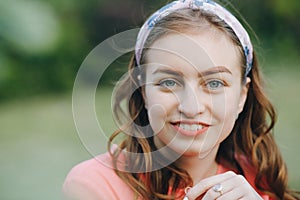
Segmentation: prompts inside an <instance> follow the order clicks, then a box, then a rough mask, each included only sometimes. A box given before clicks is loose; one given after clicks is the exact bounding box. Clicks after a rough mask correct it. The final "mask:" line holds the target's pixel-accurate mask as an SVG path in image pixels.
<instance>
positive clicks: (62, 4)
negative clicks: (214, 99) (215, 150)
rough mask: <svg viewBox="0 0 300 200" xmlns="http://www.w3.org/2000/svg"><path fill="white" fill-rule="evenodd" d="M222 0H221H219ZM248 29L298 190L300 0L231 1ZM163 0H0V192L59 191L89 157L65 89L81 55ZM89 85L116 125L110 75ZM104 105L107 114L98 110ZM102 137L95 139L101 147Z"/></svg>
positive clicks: (114, 73) (4, 195) (43, 195)
mask: <svg viewBox="0 0 300 200" xmlns="http://www.w3.org/2000/svg"><path fill="white" fill-rule="evenodd" d="M222 2H225V3H226V2H227V1H222ZM230 2H231V4H233V5H234V7H235V8H236V10H238V11H239V12H240V13H241V14H242V16H243V18H245V19H246V21H247V22H248V23H249V24H250V27H251V28H252V29H253V30H254V32H255V34H256V35H257V37H256V36H255V34H253V33H252V38H253V41H254V43H255V48H256V50H257V51H258V54H259V57H260V61H261V65H262V68H263V71H264V73H265V74H266V77H267V78H266V80H267V84H268V93H269V95H270V97H271V99H272V101H273V102H274V104H275V105H276V107H277V110H278V113H279V118H278V124H277V126H276V129H275V137H276V139H277V141H278V144H279V146H280V148H281V150H282V153H283V156H284V158H285V160H286V162H287V165H288V168H289V170H290V181H289V183H290V185H291V186H292V187H293V188H294V189H298V190H300V171H299V170H298V169H299V168H300V161H299V155H298V151H299V144H298V143H299V141H300V134H299V129H300V123H299V120H300V109H299V104H298V103H299V98H300V93H299V92H300V76H299V75H300V69H299V65H300V58H299V55H300V54H299V53H300V45H299V44H300V26H299V22H298V19H299V18H300V1H299V0H285V1H283V0H264V1H261V0H243V1H238V0H230ZM164 3H166V1H163V0H160V1H159V0H152V1H146V0H88V1H80V0H64V1H60V0H48V1H41V0H40V1H38V0H26V1H25V0H1V2H0V127H1V129H0V130H1V132H0V150H1V151H0V161H1V165H0V199H5V200H15V199H23V200H27V199H28V200H34V199H45V200H48V199H49V200H50V199H51V200H52V199H60V192H61V186H62V183H63V180H64V178H65V176H66V174H67V173H68V171H69V170H70V168H71V167H72V166H74V165H75V164H77V163H79V162H81V161H83V160H86V159H89V158H91V157H92V155H90V153H89V152H88V150H87V149H86V148H85V147H84V145H83V144H82V142H81V141H80V138H79V136H78V135H77V132H76V128H75V124H74V121H73V118H72V87H73V83H74V80H75V77H76V73H77V71H78V69H79V67H80V65H81V63H82V62H83V60H84V59H85V57H86V56H87V55H88V53H89V52H90V51H91V50H92V49H93V48H94V47H96V46H97V45H98V44H99V43H101V42H102V41H103V40H105V39H106V38H108V37H110V36H112V35H114V34H116V33H119V32H121V31H124V30H128V29H131V28H136V27H138V26H139V25H141V22H142V21H143V20H144V19H145V17H146V16H148V15H149V13H152V12H153V11H154V10H156V9H157V8H158V7H159V6H161V5H163V4H164ZM125 63H126V62H125V61H123V60H121V61H119V62H116V63H115V64H114V66H112V67H110V70H108V71H107V72H106V73H105V76H104V77H103V78H102V79H101V83H99V86H101V87H99V90H98V91H97V100H98V101H97V105H96V108H97V115H98V118H99V121H101V124H102V125H103V129H104V132H105V133H106V134H107V133H111V132H112V131H113V130H114V125H113V123H112V117H111V112H110V97H111V92H112V82H113V81H112V79H115V80H117V78H118V77H119V76H120V75H121V74H122V72H123V71H124V70H125V69H126V66H125ZM103 113H105V114H103ZM105 145H106V141H105V140H103V141H99V148H100V149H105Z"/></svg>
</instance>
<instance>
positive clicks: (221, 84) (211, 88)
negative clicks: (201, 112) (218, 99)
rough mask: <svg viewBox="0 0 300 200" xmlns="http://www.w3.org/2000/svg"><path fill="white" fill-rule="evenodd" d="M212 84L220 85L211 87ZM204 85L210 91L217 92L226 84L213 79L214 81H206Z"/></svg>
mask: <svg viewBox="0 0 300 200" xmlns="http://www.w3.org/2000/svg"><path fill="white" fill-rule="evenodd" d="M211 83H217V84H218V85H217V87H211V86H209V84H211ZM204 85H205V87H206V88H207V89H209V90H217V89H219V88H223V87H224V86H225V85H226V84H225V83H224V81H220V80H217V79H212V80H209V81H206V82H205V84H204Z"/></svg>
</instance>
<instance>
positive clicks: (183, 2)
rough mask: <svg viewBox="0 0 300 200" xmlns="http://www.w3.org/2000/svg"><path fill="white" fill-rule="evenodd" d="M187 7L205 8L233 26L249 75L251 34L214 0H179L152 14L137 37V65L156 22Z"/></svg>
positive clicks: (251, 58)
mask: <svg viewBox="0 0 300 200" xmlns="http://www.w3.org/2000/svg"><path fill="white" fill-rule="evenodd" d="M187 8H188V9H193V10H204V11H207V12H209V13H212V14H214V15H216V16H218V17H219V18H220V19H221V20H223V21H224V22H225V23H226V24H227V25H228V26H230V27H231V28H232V30H233V32H234V33H235V34H236V36H237V37H238V39H239V41H240V43H241V44H242V46H243V50H244V54H245V58H246V72H245V75H246V76H247V75H248V73H249V72H250V70H251V68H252V61H253V47H252V44H251V41H250V38H249V35H248V33H247V31H246V30H245V29H244V27H243V26H242V25H241V23H240V22H239V21H238V20H237V19H236V18H235V17H234V16H233V15H232V14H231V13H230V12H229V11H228V10H226V9H225V8H223V7H222V6H221V5H219V4H217V3H216V2H214V1H212V0H177V1H173V2H171V3H169V4H167V5H165V6H164V7H162V8H161V9H160V10H158V11H156V12H155V13H154V14H153V15H151V16H150V17H149V18H148V20H147V21H146V22H145V23H144V25H143V26H142V28H141V29H140V32H139V34H138V37H137V42H136V46H135V58H136V63H137V65H138V66H139V65H140V59H141V56H142V51H143V47H144V45H145V42H146V40H147V38H148V36H149V34H150V32H151V30H152V29H153V28H154V27H155V24H156V23H157V22H158V21H160V20H161V19H162V18H164V17H165V16H167V15H169V14H170V13H172V12H176V11H178V10H182V9H187Z"/></svg>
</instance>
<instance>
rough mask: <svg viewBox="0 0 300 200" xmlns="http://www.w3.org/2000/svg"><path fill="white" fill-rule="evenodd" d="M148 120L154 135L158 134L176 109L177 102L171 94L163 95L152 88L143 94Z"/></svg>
mask: <svg viewBox="0 0 300 200" xmlns="http://www.w3.org/2000/svg"><path fill="white" fill-rule="evenodd" d="M145 98H146V102H147V110H148V118H149V121H150V125H151V127H152V129H153V131H154V133H159V132H160V131H161V129H162V128H163V127H164V125H165V121H166V119H167V117H168V116H169V115H170V114H171V113H173V112H174V109H176V105H177V102H178V101H177V100H176V98H175V97H174V95H172V94H164V93H162V92H159V91H157V90H155V89H153V88H148V89H147V90H146V92H145Z"/></svg>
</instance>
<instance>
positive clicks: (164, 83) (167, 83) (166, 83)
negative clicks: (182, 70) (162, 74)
mask: <svg viewBox="0 0 300 200" xmlns="http://www.w3.org/2000/svg"><path fill="white" fill-rule="evenodd" d="M159 85H161V86H164V87H168V88H169V87H174V86H176V85H177V83H176V81H174V80H171V79H168V80H164V81H161V82H160V83H159Z"/></svg>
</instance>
